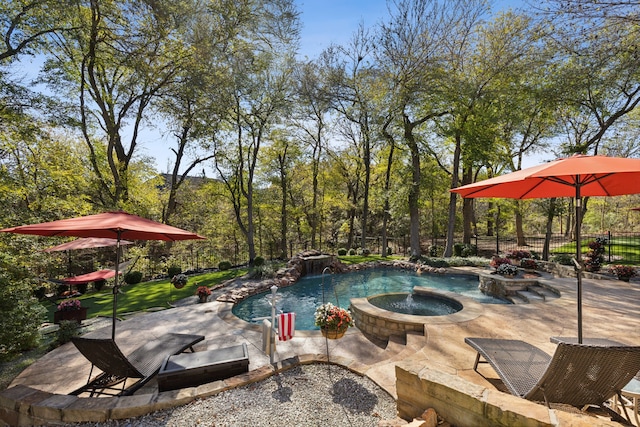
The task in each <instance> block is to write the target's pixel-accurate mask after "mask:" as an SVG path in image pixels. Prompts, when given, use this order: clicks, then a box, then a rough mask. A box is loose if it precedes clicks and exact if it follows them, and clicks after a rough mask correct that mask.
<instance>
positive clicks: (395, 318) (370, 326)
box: [350, 286, 484, 340]
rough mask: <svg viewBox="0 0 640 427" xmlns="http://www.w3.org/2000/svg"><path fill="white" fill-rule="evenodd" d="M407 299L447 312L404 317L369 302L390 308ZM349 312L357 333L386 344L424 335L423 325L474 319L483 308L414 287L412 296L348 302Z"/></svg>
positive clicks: (445, 293) (460, 298) (464, 299)
mask: <svg viewBox="0 0 640 427" xmlns="http://www.w3.org/2000/svg"><path fill="white" fill-rule="evenodd" d="M408 295H411V300H413V301H414V302H415V300H416V299H419V300H421V301H422V302H427V304H426V305H427V306H428V305H431V304H433V303H434V302H435V303H436V304H440V305H442V304H444V305H447V306H448V308H443V307H440V310H443V311H440V312H437V313H434V312H432V313H429V314H427V315H425V314H406V313H400V312H396V311H391V310H390V309H387V308H380V307H377V306H376V305H374V304H373V303H372V301H371V300H372V299H373V300H374V301H373V302H376V303H379V302H381V301H382V302H385V301H386V302H391V304H393V302H394V301H396V302H397V301H398V300H402V299H403V298H404V300H405V303H406V300H407V296H408ZM379 305H381V304H379ZM388 308H391V307H388ZM350 309H351V312H352V313H353V317H354V320H355V323H356V326H357V327H358V329H360V330H361V331H362V332H363V333H364V334H366V335H370V336H373V337H375V338H378V339H381V340H388V339H389V337H390V336H391V335H405V334H406V333H407V332H416V333H419V334H424V332H425V329H424V327H425V325H427V324H443V323H456V322H465V321H468V320H471V319H474V318H476V317H478V316H479V315H480V314H482V311H483V310H484V308H483V304H480V303H478V302H477V301H475V300H474V299H472V298H469V297H465V296H464V295H460V294H457V293H454V292H449V291H443V290H439V289H433V288H426V287H422V286H415V287H414V288H413V293H412V294H407V293H391V294H378V295H373V296H370V297H367V298H352V299H351V306H350ZM427 309H428V308H427ZM445 311H446V312H445Z"/></svg>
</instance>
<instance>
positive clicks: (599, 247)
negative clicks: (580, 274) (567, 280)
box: [584, 237, 607, 273]
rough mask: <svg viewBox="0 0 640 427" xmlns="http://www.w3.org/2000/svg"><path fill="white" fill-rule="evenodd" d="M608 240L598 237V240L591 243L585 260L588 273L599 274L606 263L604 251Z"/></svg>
mask: <svg viewBox="0 0 640 427" xmlns="http://www.w3.org/2000/svg"><path fill="white" fill-rule="evenodd" d="M606 244H607V239H605V238H602V237H597V238H596V240H594V241H592V242H589V251H588V252H587V256H586V258H585V260H584V267H585V269H586V270H587V271H590V272H593V273H595V272H598V271H600V268H601V267H602V263H603V262H604V251H605V245H606Z"/></svg>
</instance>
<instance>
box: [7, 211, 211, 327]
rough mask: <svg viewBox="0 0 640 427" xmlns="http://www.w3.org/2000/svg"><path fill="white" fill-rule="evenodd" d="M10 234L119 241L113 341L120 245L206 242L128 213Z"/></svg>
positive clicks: (26, 227) (34, 226)
mask: <svg viewBox="0 0 640 427" xmlns="http://www.w3.org/2000/svg"><path fill="white" fill-rule="evenodd" d="M0 231H1V232H7V233H19V234H33V235H37V236H73V237H101V238H110V239H115V240H116V270H115V284H114V286H113V324H112V327H111V338H112V339H115V335H116V314H117V306H118V304H117V302H118V288H119V284H118V273H119V272H118V265H119V264H120V243H121V241H122V239H129V240H169V241H171V240H193V239H204V237H202V236H199V235H197V234H195V233H191V232H189V231H186V230H182V229H180V228H176V227H172V226H170V225H166V224H162V223H159V222H156V221H152V220H150V219H146V218H142V217H139V216H136V215H132V214H130V213H127V212H122V211H117V212H104V213H101V214H96V215H88V216H83V217H77V218H69V219H61V220H58V221H52V222H45V223H42V224H31V225H23V226H18V227H11V228H5V229H3V230H0Z"/></svg>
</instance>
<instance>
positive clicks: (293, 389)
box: [76, 364, 396, 427]
mask: <svg viewBox="0 0 640 427" xmlns="http://www.w3.org/2000/svg"><path fill="white" fill-rule="evenodd" d="M395 418H396V403H395V401H394V400H393V398H392V397H391V396H389V394H387V393H386V392H385V391H384V390H382V389H381V388H380V387H378V386H377V385H376V384H375V383H374V382H373V381H371V380H370V379H369V378H366V377H361V376H359V375H357V374H354V373H352V372H350V371H348V370H346V369H344V368H341V367H339V366H335V365H323V364H317V365H303V366H297V367H295V368H292V369H290V370H288V371H286V372H283V373H281V374H279V375H274V376H272V377H270V378H268V379H266V380H264V381H261V382H259V383H254V384H249V385H246V386H243V387H240V388H237V389H234V390H229V391H226V392H223V393H220V394H217V395H215V396H211V397H208V398H206V399H201V400H197V401H194V402H191V403H189V404H187V405H185V406H181V407H177V408H173V409H168V410H164V411H158V412H154V413H151V414H148V415H145V416H142V417H138V418H131V419H126V420H111V421H108V422H105V423H83V424H76V425H78V426H86V427H89V426H95V427H114V426H118V427H125V426H150V427H160V426H163V427H170V426H176V427H178V426H180V427H182V426H212V427H232V426H242V427H244V426H252V427H262V426H287V427H296V426H318V427H320V426H322V427H333V426H336V427H337V426H363V427H365V426H366V427H373V426H377V425H378V422H379V421H381V420H392V419H395Z"/></svg>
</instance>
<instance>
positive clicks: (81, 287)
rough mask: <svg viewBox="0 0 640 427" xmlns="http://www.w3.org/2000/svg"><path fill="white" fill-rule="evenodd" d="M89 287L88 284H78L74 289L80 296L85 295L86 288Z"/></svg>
mask: <svg viewBox="0 0 640 427" xmlns="http://www.w3.org/2000/svg"><path fill="white" fill-rule="evenodd" d="M88 286H89V284H88V283H78V284H77V285H76V289H77V290H78V292H80V293H81V294H86V293H87V287H88Z"/></svg>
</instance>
